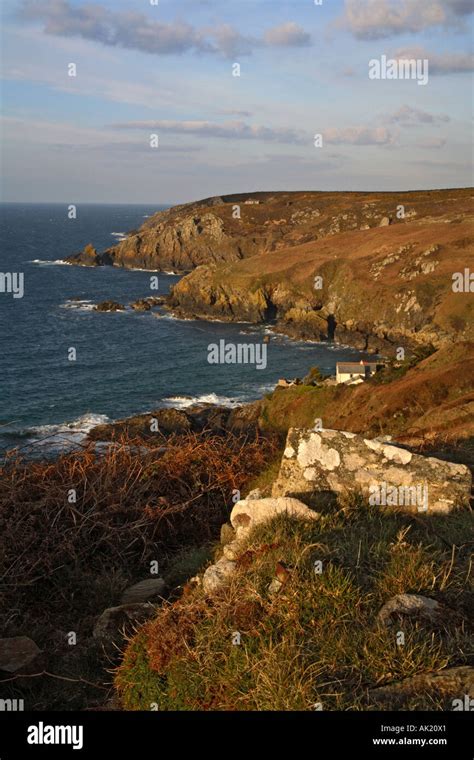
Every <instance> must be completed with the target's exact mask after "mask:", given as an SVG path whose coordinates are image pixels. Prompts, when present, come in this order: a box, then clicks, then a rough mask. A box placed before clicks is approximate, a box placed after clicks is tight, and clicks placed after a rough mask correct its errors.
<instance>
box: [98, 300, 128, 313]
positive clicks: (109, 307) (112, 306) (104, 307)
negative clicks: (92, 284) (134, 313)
mask: <svg viewBox="0 0 474 760" xmlns="http://www.w3.org/2000/svg"><path fill="white" fill-rule="evenodd" d="M94 311H125V306H123V305H122V304H121V303H117V301H102V302H101V303H98V304H97V305H96V306H94Z"/></svg>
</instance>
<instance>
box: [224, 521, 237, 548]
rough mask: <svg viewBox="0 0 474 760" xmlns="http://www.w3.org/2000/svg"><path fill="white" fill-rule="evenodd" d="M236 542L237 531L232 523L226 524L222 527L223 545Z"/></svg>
mask: <svg viewBox="0 0 474 760" xmlns="http://www.w3.org/2000/svg"><path fill="white" fill-rule="evenodd" d="M234 540H235V530H234V529H233V527H232V525H230V523H224V524H223V525H221V545H222V546H225V545H226V544H230V543H232V541H234Z"/></svg>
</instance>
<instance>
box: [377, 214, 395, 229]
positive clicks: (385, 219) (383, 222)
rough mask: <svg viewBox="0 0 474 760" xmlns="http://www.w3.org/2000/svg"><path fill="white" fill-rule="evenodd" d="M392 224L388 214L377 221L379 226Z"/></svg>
mask: <svg viewBox="0 0 474 760" xmlns="http://www.w3.org/2000/svg"><path fill="white" fill-rule="evenodd" d="M391 224H392V220H391V219H390V217H389V216H383V217H382V219H381V220H380V222H379V227H389V226H390V225H391Z"/></svg>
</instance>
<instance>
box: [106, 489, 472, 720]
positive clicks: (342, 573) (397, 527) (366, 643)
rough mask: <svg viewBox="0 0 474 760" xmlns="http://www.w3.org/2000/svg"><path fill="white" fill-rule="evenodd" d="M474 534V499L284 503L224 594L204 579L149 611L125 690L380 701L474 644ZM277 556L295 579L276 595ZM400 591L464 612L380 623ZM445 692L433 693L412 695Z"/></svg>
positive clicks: (362, 704) (168, 697)
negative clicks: (388, 689)
mask: <svg viewBox="0 0 474 760" xmlns="http://www.w3.org/2000/svg"><path fill="white" fill-rule="evenodd" d="M473 539H474V525H473V520H472V514H471V513H470V512H466V511H464V512H462V511H459V512H455V513H453V514H451V515H449V516H446V517H434V518H433V517H430V518H429V517H427V516H419V515H416V516H413V515H411V516H410V515H404V514H401V513H400V514H397V513H395V514H394V513H393V512H392V513H388V512H383V511H380V510H379V509H376V508H371V509H368V508H366V507H365V506H364V505H363V503H362V501H361V500H360V499H359V498H358V497H357V496H355V497H352V498H349V499H348V500H346V503H345V504H342V503H340V504H339V506H338V507H337V508H335V509H334V510H333V511H331V512H330V513H328V514H325V515H324V516H323V517H322V518H321V520H319V521H318V522H303V521H301V520H298V519H295V518H288V517H287V516H279V517H277V518H275V519H274V520H273V521H271V522H270V523H267V524H265V525H263V526H258V527H257V528H256V529H254V531H253V532H252V534H251V536H250V538H249V540H248V541H247V544H246V546H245V547H243V556H242V558H241V561H240V563H239V570H238V572H237V573H236V574H235V575H234V576H233V577H232V580H231V582H230V584H229V586H228V587H226V588H225V589H223V590H221V591H220V592H219V594H218V595H215V596H213V597H212V599H207V598H206V597H205V595H204V593H203V591H202V589H201V588H200V587H197V588H196V589H195V590H194V591H192V592H190V593H189V594H188V595H186V596H184V597H182V598H181V599H180V600H179V601H178V602H176V603H175V604H174V605H167V606H166V607H164V608H163V609H162V610H161V611H160V613H159V615H158V616H157V618H156V619H154V620H152V621H150V622H149V623H147V624H145V626H144V627H143V628H142V629H141V630H140V632H139V634H138V636H137V637H136V638H135V639H134V640H132V643H131V644H130V646H129V647H128V649H127V650H126V651H125V653H124V658H123V661H122V664H121V665H120V666H119V668H118V670H117V672H116V677H115V686H116V690H117V692H118V695H119V699H120V701H121V703H122V705H123V707H124V708H126V709H132V710H146V709H150V706H149V703H150V702H156V703H157V704H158V707H159V709H160V710H182V709H185V710H202V709H206V710H311V709H314V705H315V704H316V703H319V702H320V703H322V706H323V709H324V710H348V709H352V710H362V709H374V704H372V702H371V700H370V698H368V692H369V691H370V690H371V689H373V688H376V687H378V686H382V685H386V684H389V683H392V682H394V681H398V680H402V679H405V678H409V677H411V676H414V675H418V674H422V673H427V672H430V671H433V670H438V669H441V668H444V667H446V666H449V665H460V664H467V663H468V662H469V661H470V658H472V654H473V651H474V646H473V644H474V642H473V640H472V635H471V636H470V635H469V626H468V622H467V621H468V618H469V617H471V616H472V613H473V594H472V584H471V585H470V580H469V578H470V573H471V565H470V548H471V550H472V542H473ZM469 545H471V546H469ZM317 560H318V561H321V562H322V563H323V564H322V572H321V573H320V574H318V573H316V572H315V565H314V563H315V561H317ZM278 562H284V563H285V565H286V566H287V568H289V580H288V582H287V583H285V584H284V585H283V587H282V588H281V589H280V591H279V592H278V593H277V594H276V595H272V594H270V593H269V591H268V586H269V584H270V583H271V581H272V580H273V579H274V578H275V571H276V565H277V563H278ZM399 593H421V594H424V595H426V596H429V597H431V598H433V599H436V600H438V601H439V602H441V603H443V604H445V605H447V606H449V607H451V608H452V609H455V610H456V611H457V615H456V616H454V617H453V618H450V617H449V616H446V620H443V623H442V624H438V625H434V624H427V623H426V622H422V621H421V620H418V621H414V620H407V619H404V620H401V621H400V622H397V624H396V625H394V626H391V627H389V628H385V627H382V626H381V625H380V624H379V623H378V622H377V619H376V617H377V613H378V611H379V610H380V608H381V606H382V605H383V604H384V603H385V602H386V601H388V599H390V598H391V597H392V596H394V595H395V594H399ZM399 630H402V631H403V632H404V634H405V644H404V645H403V646H399V645H398V644H397V640H396V635H397V631H399ZM236 632H239V633H240V645H235V644H233V635H234V634H235V633H236ZM137 652H138V653H139V654H138V655H137ZM150 685H151V686H150ZM152 697H153V698H152ZM445 703H446V694H435V693H426V694H420V695H417V696H416V699H414V700H412V701H411V703H410V705H411V707H412V708H413V709H443V705H445ZM375 706H376V705H375ZM384 707H390V705H386V704H385V705H384Z"/></svg>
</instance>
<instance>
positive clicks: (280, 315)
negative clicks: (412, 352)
mask: <svg viewBox="0 0 474 760" xmlns="http://www.w3.org/2000/svg"><path fill="white" fill-rule="evenodd" d="M472 221H473V218H472V214H469V213H468V212H467V210H465V213H464V214H463V215H461V214H459V210H458V211H457V212H456V213H455V214H454V215H453V214H448V213H447V214H445V215H443V216H442V217H439V218H437V219H434V218H433V219H429V220H428V219H423V220H420V221H418V220H416V221H412V222H410V223H407V224H394V225H391V226H388V227H380V228H376V229H370V230H364V231H360V230H356V231H351V232H344V233H340V234H337V235H334V236H330V237H326V238H324V239H322V240H318V241H315V242H310V243H304V244H302V245H297V246H294V247H292V248H285V249H283V250H278V251H275V252H273V253H272V254H271V255H266V256H262V255H258V256H253V257H251V258H248V259H245V260H243V261H239V262H236V263H231V264H225V265H224V264H222V265H220V266H216V265H207V266H203V267H199V268H198V269H196V270H195V271H194V272H192V273H191V274H189V275H188V276H187V277H184V278H183V279H182V280H181V281H180V282H179V283H177V284H176V285H175V286H174V288H173V290H172V293H171V298H170V304H171V306H172V307H173V309H174V311H175V313H177V314H178V315H183V316H184V315H186V316H190V315H194V316H199V317H204V318H206V317H207V318H213V317H218V318H219V319H228V320H232V321H250V322H261V321H265V320H271V319H272V320H276V322H277V329H278V330H280V331H282V332H286V333H288V334H290V335H293V336H296V337H303V338H311V339H316V340H321V339H326V338H334V339H335V340H336V342H340V343H346V344H350V345H353V346H355V347H357V348H360V349H366V348H368V349H369V350H373V351H377V350H382V351H384V350H385V351H387V350H390V348H391V347H393V346H399V345H402V346H407V345H408V346H413V345H417V344H430V343H431V344H433V345H435V346H439V345H442V344H443V343H444V342H447V341H448V342H449V341H452V340H457V339H469V338H471V339H472V337H473V336H474V333H473V325H474V319H473V299H472V293H470V292H464V293H455V292H453V287H452V285H453V279H452V276H453V273H455V272H464V270H465V268H466V267H468V265H469V261H470V260H472V251H473V241H474V237H473V235H472ZM316 277H320V278H321V281H319V282H316V281H315V278H316ZM315 284H316V285H318V286H320V287H317V288H315Z"/></svg>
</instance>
